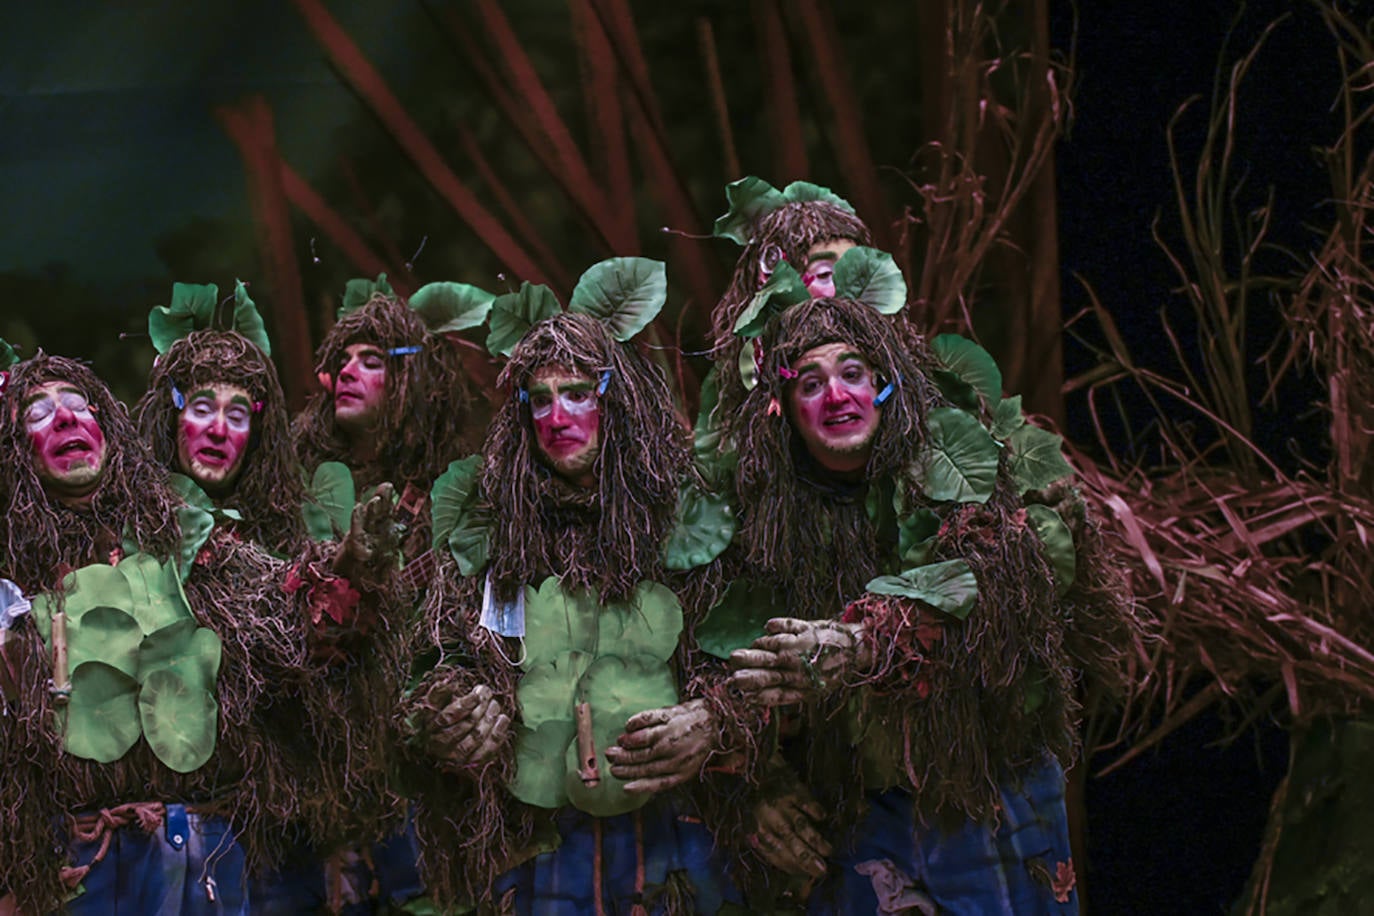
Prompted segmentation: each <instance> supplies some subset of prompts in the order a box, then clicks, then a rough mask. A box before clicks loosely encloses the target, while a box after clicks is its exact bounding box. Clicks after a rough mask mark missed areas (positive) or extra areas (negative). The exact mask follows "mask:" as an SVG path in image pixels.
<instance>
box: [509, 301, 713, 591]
mask: <svg viewBox="0 0 1374 916" xmlns="http://www.w3.org/2000/svg"><path fill="white" fill-rule="evenodd" d="M546 366H557V367H561V368H564V369H568V370H570V371H573V372H575V373H578V374H581V375H586V376H589V377H591V378H599V377H600V376H601V374H602V373H603V372H605V371H606V370H608V369H609V370H610V372H611V375H610V381H609V384H608V385H607V387H606V390H605V393H604V394H602V396H601V401H600V409H601V443H602V448H601V454H600V456H599V457H598V458H597V460H596V463H595V464H594V465H593V468H592V471H593V474H594V475H595V477H596V484H595V486H593V487H590V488H587V489H581V488H578V487H575V486H573V485H572V484H569V483H567V482H565V481H564V480H563V479H562V478H560V477H558V476H557V475H556V474H554V473H553V472H552V471H550V470H549V469H548V468H547V467H546V466H545V465H544V464H543V463H542V462H541V460H540V454H539V450H538V446H537V443H536V440H535V434H534V428H533V423H532V418H531V415H530V408H529V405H528V404H527V403H523V402H522V401H521V400H520V398H518V397H517V393H518V391H519V390H520V389H522V388H524V387H525V386H526V385H527V384H528V383H529V380H530V377H531V376H532V375H533V374H534V373H535V371H536V370H538V369H540V368H543V367H546ZM498 384H499V385H500V386H501V387H502V388H504V389H505V390H507V391H509V392H510V397H509V398H508V400H507V401H506V403H505V404H504V405H503V406H502V407H501V408H500V409H499V410H498V412H497V414H496V417H495V418H494V419H493V421H492V424H491V429H490V431H489V432H488V433H487V442H486V446H485V448H484V450H483V452H484V456H485V460H484V462H483V471H482V487H483V491H484V493H485V495H486V500H487V502H488V503H489V504H490V506H491V507H492V510H493V511H492V513H491V517H492V520H491V528H490V532H491V542H490V543H491V547H490V556H491V568H492V572H493V578H494V579H495V582H496V586H497V589H498V590H499V593H500V594H501V595H502V597H503V598H505V599H507V600H508V599H510V598H512V597H513V596H514V592H515V590H516V589H518V588H520V587H522V586H523V585H525V584H526V583H532V582H536V581H538V580H537V577H538V576H540V575H547V574H550V573H554V574H557V575H560V576H562V577H563V580H564V582H565V583H566V584H567V585H568V586H570V587H573V588H589V587H595V588H597V589H598V590H599V592H600V596H601V600H602V601H619V600H624V599H625V598H627V597H628V596H629V595H630V594H632V593H633V592H634V589H635V587H636V586H637V585H639V583H640V582H642V581H644V580H645V579H655V578H659V577H660V576H661V574H662V559H661V554H662V549H663V542H664V540H665V539H666V538H667V536H668V534H669V532H670V531H671V530H672V526H673V523H674V520H675V517H676V511H677V494H678V487H679V485H680V483H681V482H682V480H683V478H684V475H686V474H687V473H688V468H689V466H690V452H689V448H688V441H687V440H688V433H687V429H686V428H685V427H684V426H683V425H682V423H681V422H680V421H679V420H678V418H677V415H676V413H675V412H674V411H673V399H672V394H671V392H670V391H669V390H668V384H667V382H666V381H665V380H664V378H663V375H662V374H661V373H660V372H659V371H658V370H657V369H656V368H655V367H653V366H652V365H651V364H650V363H649V362H648V361H647V360H645V359H644V358H643V357H642V356H641V355H640V354H639V353H637V352H635V350H634V349H632V348H631V346H630V345H628V344H621V343H618V342H617V341H616V340H615V339H614V338H612V337H611V335H610V332H609V331H607V330H606V328H605V326H604V325H603V324H601V322H599V321H597V320H596V319H594V318H592V317H589V316H587V315H577V314H561V315H557V316H555V317H553V318H549V319H546V320H545V321H542V322H540V323H539V324H537V325H535V326H534V327H533V328H532V329H531V330H530V331H529V332H528V333H527V334H526V335H525V337H524V338H523V339H522V340H521V341H520V343H519V344H517V345H516V347H515V350H514V351H513V352H512V353H511V358H510V362H509V363H508V364H507V365H506V368H505V370H504V371H503V372H502V373H501V377H500V379H499V380H498ZM589 522H590V524H589Z"/></svg>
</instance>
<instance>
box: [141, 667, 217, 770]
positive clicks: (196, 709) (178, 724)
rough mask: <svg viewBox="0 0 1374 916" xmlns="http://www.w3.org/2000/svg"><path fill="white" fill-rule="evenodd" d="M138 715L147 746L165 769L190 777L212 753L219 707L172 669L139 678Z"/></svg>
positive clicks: (195, 685) (212, 697) (200, 689)
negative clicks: (141, 681) (141, 680)
mask: <svg viewBox="0 0 1374 916" xmlns="http://www.w3.org/2000/svg"><path fill="white" fill-rule="evenodd" d="M138 712H139V720H140V721H141V722H142V725H143V734H144V737H146V738H147V739H148V746H149V747H150V748H152V751H153V754H154V755H155V756H156V757H157V759H158V760H161V761H162V762H163V763H164V764H166V765H167V767H168V769H171V770H173V771H175V772H177V773H190V772H192V771H193V770H197V769H199V768H200V767H201V766H203V765H204V764H205V762H206V761H208V760H209V759H210V757H211V755H212V754H213V753H214V751H215V737H216V734H217V731H218V727H219V704H217V703H216V702H215V696H214V694H213V693H211V692H210V691H209V690H206V689H205V688H204V687H200V686H198V685H197V684H195V683H194V682H192V681H190V680H188V679H186V678H184V677H182V676H181V674H180V672H179V671H178V670H177V669H176V668H164V669H162V670H159V671H154V672H152V673H151V674H148V675H146V676H145V677H144V678H143V687H142V689H141V690H140V691H139V695H138Z"/></svg>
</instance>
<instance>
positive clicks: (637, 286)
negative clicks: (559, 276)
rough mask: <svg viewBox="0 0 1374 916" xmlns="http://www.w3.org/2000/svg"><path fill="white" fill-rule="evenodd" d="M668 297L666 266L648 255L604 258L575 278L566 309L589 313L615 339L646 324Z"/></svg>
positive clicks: (619, 338) (621, 338) (661, 307)
mask: <svg viewBox="0 0 1374 916" xmlns="http://www.w3.org/2000/svg"><path fill="white" fill-rule="evenodd" d="M667 301H668V269H667V266H666V265H664V263H663V262H662V261H653V260H650V259H649V258H607V259H606V260H604V261H599V262H597V263H596V264H593V265H592V266H591V267H589V268H587V270H586V272H584V273H583V274H582V276H581V277H580V278H579V279H578V281H577V286H576V287H575V288H574V289H573V292H572V297H571V298H570V299H569V300H568V311H570V312H577V313H579V314H583V315H591V316H592V317H593V318H595V319H597V320H598V321H600V322H602V323H603V324H605V325H606V327H607V328H609V329H610V332H611V336H612V337H614V338H615V339H616V340H619V341H622V342H623V341H626V340H629V339H630V338H631V337H634V336H635V335H636V334H638V333H639V332H640V331H642V330H644V328H646V327H647V326H648V325H649V322H651V321H653V320H654V319H655V318H657V317H658V313H659V312H660V311H662V310H663V304H664V303H665V302H667Z"/></svg>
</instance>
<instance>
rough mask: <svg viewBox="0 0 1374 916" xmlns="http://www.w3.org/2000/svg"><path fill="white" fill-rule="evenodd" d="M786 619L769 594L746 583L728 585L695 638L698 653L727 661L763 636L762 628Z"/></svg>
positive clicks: (782, 610)
mask: <svg viewBox="0 0 1374 916" xmlns="http://www.w3.org/2000/svg"><path fill="white" fill-rule="evenodd" d="M783 616H787V614H786V609H785V608H784V607H782V606H781V604H780V603H779V602H778V601H777V599H776V598H775V597H774V595H773V593H772V591H771V590H770V589H768V588H765V587H763V586H760V585H755V584H754V583H752V582H749V581H748V580H746V579H736V580H735V581H734V582H732V583H730V587H729V588H727V589H726V590H725V594H724V595H722V596H721V599H720V601H719V602H718V603H717V604H716V606H715V607H713V608H711V611H710V613H708V614H707V615H706V617H705V619H704V620H702V621H701V623H699V624H697V626H696V629H695V631H694V634H693V635H695V636H696V641H697V646H698V648H700V649H701V651H703V652H705V653H706V654H708V655H714V656H715V657H716V658H729V657H730V653H731V652H733V651H735V650H736V649H747V648H748V647H749V646H750V645H751V644H752V643H753V642H754V640H756V639H758V638H759V637H760V636H762V635H763V625H764V624H765V623H767V622H768V621H769V620H771V619H772V618H774V617H783Z"/></svg>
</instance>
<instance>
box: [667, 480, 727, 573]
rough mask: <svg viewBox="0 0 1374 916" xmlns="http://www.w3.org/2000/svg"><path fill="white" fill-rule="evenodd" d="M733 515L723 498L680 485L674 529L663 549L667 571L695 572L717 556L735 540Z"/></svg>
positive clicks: (693, 487) (691, 486) (690, 486)
mask: <svg viewBox="0 0 1374 916" xmlns="http://www.w3.org/2000/svg"><path fill="white" fill-rule="evenodd" d="M735 527H736V525H735V513H734V510H733V509H731V508H730V501H729V500H728V499H726V498H725V497H724V496H715V495H712V494H710V493H703V492H702V491H701V490H700V489H699V488H698V487H695V486H693V485H691V484H683V486H682V489H681V491H680V492H679V493H678V501H677V525H676V526H675V527H674V528H673V533H672V534H670V535H669V536H668V541H667V543H666V544H664V545H663V565H664V566H666V567H667V568H668V569H695V568H696V567H698V566H705V565H706V564H707V563H710V562H711V561H712V560H714V559H715V558H716V557H718V556H720V555H721V553H722V552H723V551H724V550H725V548H726V547H728V546H730V541H731V540H733V539H734V537H735Z"/></svg>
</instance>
